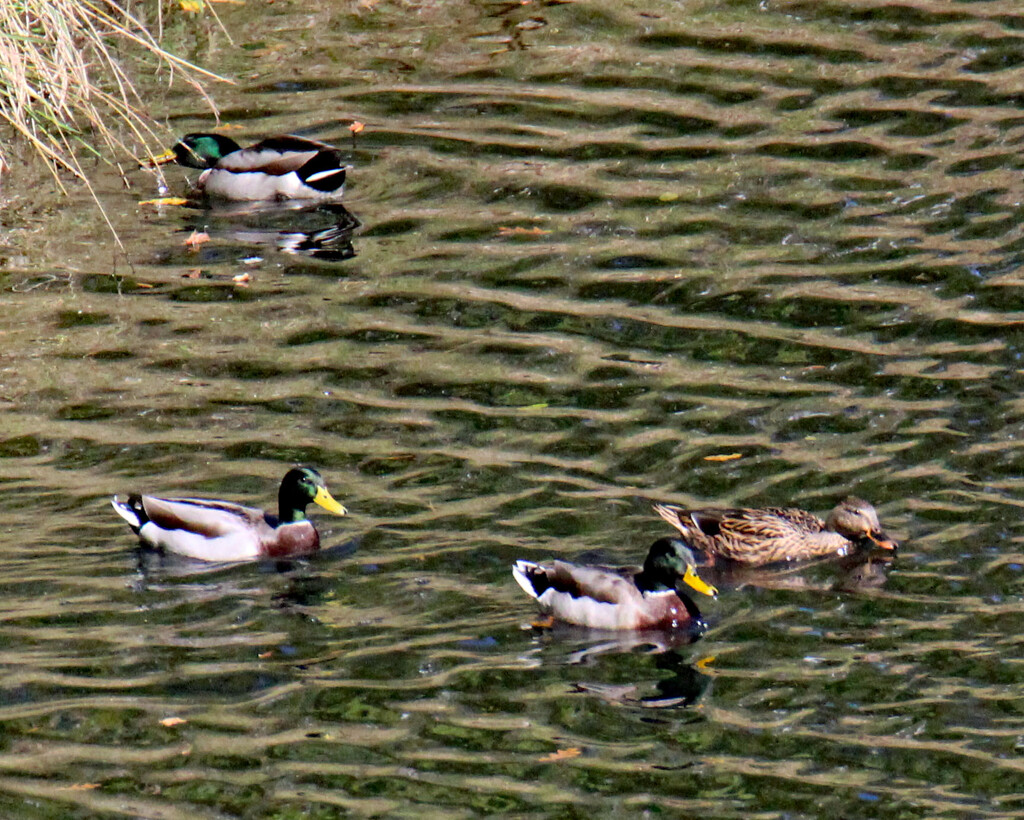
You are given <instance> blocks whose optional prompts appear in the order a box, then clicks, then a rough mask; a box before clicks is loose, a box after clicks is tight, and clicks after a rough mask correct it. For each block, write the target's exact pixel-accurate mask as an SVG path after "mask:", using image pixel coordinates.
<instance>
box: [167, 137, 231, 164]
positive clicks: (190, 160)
mask: <svg viewBox="0 0 1024 820" xmlns="http://www.w3.org/2000/svg"><path fill="white" fill-rule="evenodd" d="M240 148H241V146H240V145H239V144H238V143H237V142H235V141H234V140H233V139H230V138H228V137H225V136H224V135H223V134H186V135H185V136H183V137H182V138H181V139H180V140H178V141H177V142H176V143H174V147H173V148H171V150H170V151H166V152H165V153H163V154H161V155H160V156H158V157H157V158H156V163H157V165H163V164H164V163H167V162H177V163H178V165H184V166H185V167H186V168H213V167H214V166H215V165H216V164H217V163H218V162H220V160H221V159H222V158H224V157H225V156H227V155H228V154H231V153H234V152H235V151H238V150H240Z"/></svg>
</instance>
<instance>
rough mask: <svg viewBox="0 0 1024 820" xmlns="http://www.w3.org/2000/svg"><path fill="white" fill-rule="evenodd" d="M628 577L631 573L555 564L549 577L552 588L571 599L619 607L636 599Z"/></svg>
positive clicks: (560, 562)
mask: <svg viewBox="0 0 1024 820" xmlns="http://www.w3.org/2000/svg"><path fill="white" fill-rule="evenodd" d="M630 574H631V570H618V569H610V568H608V567H581V566H578V565H576V564H568V563H565V562H563V561H555V562H554V563H553V565H552V567H551V572H550V573H549V578H550V580H551V585H552V586H553V587H555V588H556V589H558V590H559V591H561V592H567V593H569V594H570V595H572V596H573V597H574V598H592V599H593V600H595V601H601V602H603V603H609V604H620V603H624V602H626V601H632V600H634V599H636V598H637V597H638V596H639V592H638V590H637V588H636V585H635V584H634V583H632V581H630V580H629V578H628V577H627V575H630Z"/></svg>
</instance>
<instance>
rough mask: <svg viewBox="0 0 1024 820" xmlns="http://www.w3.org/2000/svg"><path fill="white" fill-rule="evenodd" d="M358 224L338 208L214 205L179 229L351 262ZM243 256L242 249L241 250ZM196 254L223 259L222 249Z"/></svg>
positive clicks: (329, 205) (332, 205)
mask: <svg viewBox="0 0 1024 820" xmlns="http://www.w3.org/2000/svg"><path fill="white" fill-rule="evenodd" d="M362 224H363V223H362V222H361V221H360V220H359V218H358V217H357V216H355V215H354V214H353V213H352V212H351V211H349V210H348V209H347V208H346V207H345V206H344V205H342V204H340V203H325V204H320V205H315V206H310V205H309V203H267V202H249V203H244V204H238V203H231V204H227V205H224V204H221V203H216V204H213V205H210V206H209V207H206V208H204V209H203V210H202V212H201V213H200V214H198V215H196V216H193V217H192V218H191V219H189V220H188V222H187V223H186V226H185V228H184V230H185V231H195V232H198V233H203V234H206V235H207V236H208V237H209V238H210V240H213V241H216V240H219V241H221V242H224V241H228V242H236V243H242V244H244V245H246V246H250V247H252V246H256V247H263V248H269V249H271V250H275V251H278V252H279V253H287V254H294V255H297V256H307V257H309V258H311V259H319V260H322V261H327V262H343V261H345V260H346V259H352V258H353V257H355V255H356V250H355V246H354V245H353V243H352V237H353V235H354V234H355V231H356V230H357V229H358V228H360V227H362ZM249 252H250V251H249V250H248V248H246V249H244V250H243V251H242V253H244V254H247V253H249ZM199 253H200V255H204V254H207V255H209V254H211V253H212V254H215V255H216V257H218V258H219V257H221V256H223V255H224V251H223V248H217V246H215V245H214V246H209V247H207V246H204V247H201V248H200V249H199Z"/></svg>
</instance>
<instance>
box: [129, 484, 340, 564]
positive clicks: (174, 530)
mask: <svg viewBox="0 0 1024 820" xmlns="http://www.w3.org/2000/svg"><path fill="white" fill-rule="evenodd" d="M277 502H278V514H277V515H272V514H271V513H266V512H264V511H263V510H259V509H256V508H255V507H243V506H242V505H241V504H234V503H232V502H230V501H217V500H214V499H208V498H157V497H156V496H152V495H131V496H129V497H128V500H127V501H126V502H125V501H118V499H117V498H116V497H115V498H114V500H113V501H112V502H111V503H113V505H114V509H115V510H116V511H117V514H118V515H120V516H121V517H122V518H123V519H124V520H125V521H127V522H128V526H130V527H131V528H132V532H134V533H135V534H136V535H138V536H139V540H140V541H142V543H143V544H145V545H146V546H148V547H152V548H154V549H161V550H165V551H166V552H173V553H175V554H177V555H183V556H185V557H186V558H196V559H199V560H201V561H251V560H253V559H257V558H294V557H298V556H302V555H309V554H310V553H313V552H316V550H317V549H319V548H320V536H319V534H318V533H317V531H316V528H315V527H314V526H313V524H312V522H311V521H310V520H309V519H308V518H306V506H307V505H308V504H310V503H313V504H316V505H318V506H320V507H323V508H324V509H325V510H327V511H328V512H332V513H334V514H335V515H345V513H346V512H347V511H346V510H345V508H344V507H343V506H341V504H339V503H338V502H337V501H335V500H334V498H332V497H331V494H330V493H329V492H328V491H327V486H326V485H325V484H324V480H323V479H322V478H321V477H320V473H318V472H317V471H316V470H314V469H313V468H311V467H295V468H293V469H291V470H289V471H288V473H287V474H286V475H285V477H284V479H282V481H281V487H280V489H279V490H278V493H277Z"/></svg>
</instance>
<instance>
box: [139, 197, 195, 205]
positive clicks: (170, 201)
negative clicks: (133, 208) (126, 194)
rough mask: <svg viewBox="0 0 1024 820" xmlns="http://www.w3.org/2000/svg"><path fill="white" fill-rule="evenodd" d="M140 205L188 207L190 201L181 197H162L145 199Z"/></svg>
mask: <svg viewBox="0 0 1024 820" xmlns="http://www.w3.org/2000/svg"><path fill="white" fill-rule="evenodd" d="M139 205H188V200H187V199H184V198H183V197H180V196H162V197H160V198H158V199H144V200H142V202H140V203H139Z"/></svg>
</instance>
